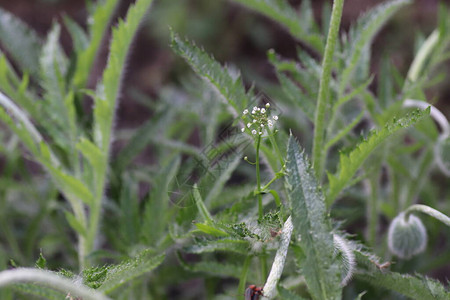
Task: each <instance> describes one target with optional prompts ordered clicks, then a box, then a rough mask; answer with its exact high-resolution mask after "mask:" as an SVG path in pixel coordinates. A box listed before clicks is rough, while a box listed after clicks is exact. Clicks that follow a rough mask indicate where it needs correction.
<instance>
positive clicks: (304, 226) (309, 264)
mask: <svg viewBox="0 0 450 300" xmlns="http://www.w3.org/2000/svg"><path fill="white" fill-rule="evenodd" d="M286 171H287V175H286V189H287V191H288V199H289V204H290V206H291V210H292V221H293V224H294V230H295V231H296V233H297V234H300V235H301V243H300V246H301V247H302V249H303V252H304V253H305V255H306V259H305V260H303V261H302V273H303V274H304V276H305V280H306V284H307V286H308V290H309V292H310V294H311V296H312V297H313V299H321V300H322V299H323V300H326V299H341V293H342V287H341V274H340V271H339V270H340V266H339V263H338V261H337V260H336V259H335V258H334V243H333V236H332V234H331V225H330V221H329V220H328V218H327V216H326V207H325V198H324V197H323V195H322V192H321V190H320V187H319V185H318V183H317V180H316V178H315V177H314V171H313V169H312V168H311V166H310V164H309V162H308V160H307V158H306V155H305V153H304V152H303V151H301V150H300V146H299V145H298V143H297V141H296V140H295V138H294V137H293V136H292V135H291V137H290V138H289V144H288V151H287V159H286Z"/></svg>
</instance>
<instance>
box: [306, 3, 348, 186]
mask: <svg viewBox="0 0 450 300" xmlns="http://www.w3.org/2000/svg"><path fill="white" fill-rule="evenodd" d="M343 7H344V0H334V4H333V10H332V13H331V21H330V29H329V31H328V37H327V44H326V46H325V55H324V58H323V63H322V75H321V77H320V86H319V94H318V98H317V107H316V113H315V116H314V141H313V163H314V170H315V173H316V177H317V179H318V180H319V181H320V178H321V177H322V172H323V166H324V164H325V161H324V160H325V157H324V151H323V142H324V134H325V122H326V120H325V110H326V107H327V102H328V97H329V86H330V79H331V70H332V65H333V56H334V49H335V47H336V41H337V38H338V34H339V27H340V24H341V17H342V9H343Z"/></svg>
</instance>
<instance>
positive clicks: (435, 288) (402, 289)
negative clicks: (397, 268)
mask: <svg viewBox="0 0 450 300" xmlns="http://www.w3.org/2000/svg"><path fill="white" fill-rule="evenodd" d="M356 258H357V261H358V263H360V264H365V265H370V264H372V265H373V261H372V260H371V259H370V258H368V257H367V256H365V255H362V254H361V253H360V252H356ZM355 277H357V278H358V279H361V280H364V281H366V282H368V283H370V284H372V285H374V286H377V287H383V288H385V289H389V290H391V291H395V292H397V293H400V294H403V295H405V296H407V297H410V298H411V299H417V300H421V299H436V300H446V299H450V292H449V291H448V290H447V289H446V288H445V287H444V286H443V285H442V284H441V283H439V282H438V281H436V280H433V279H431V278H427V277H424V276H422V275H419V274H416V275H414V276H413V275H408V274H400V273H396V272H389V271H387V270H380V269H378V268H370V270H361V269H360V270H358V272H357V273H356V274H355Z"/></svg>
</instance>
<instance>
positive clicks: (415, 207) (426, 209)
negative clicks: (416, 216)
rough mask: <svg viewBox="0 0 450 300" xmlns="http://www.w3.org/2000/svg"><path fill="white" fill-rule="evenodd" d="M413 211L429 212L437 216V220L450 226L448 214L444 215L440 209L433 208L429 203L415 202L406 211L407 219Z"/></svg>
mask: <svg viewBox="0 0 450 300" xmlns="http://www.w3.org/2000/svg"><path fill="white" fill-rule="evenodd" d="M413 212H421V213H424V214H427V215H429V216H431V217H433V218H435V219H436V220H439V221H441V222H442V223H444V224H445V225H447V226H450V218H449V217H448V216H446V215H444V214H443V213H441V212H440V211H438V210H436V209H434V208H431V207H429V206H427V205H423V204H415V205H412V206H410V207H409V208H408V209H407V210H406V211H405V219H408V218H409V215H410V214H411V213H413Z"/></svg>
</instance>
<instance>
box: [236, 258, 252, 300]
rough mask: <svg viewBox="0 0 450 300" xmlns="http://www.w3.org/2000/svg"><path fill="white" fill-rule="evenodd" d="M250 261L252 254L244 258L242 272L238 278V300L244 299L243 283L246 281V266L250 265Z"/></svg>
mask: <svg viewBox="0 0 450 300" xmlns="http://www.w3.org/2000/svg"><path fill="white" fill-rule="evenodd" d="M251 261H252V256H251V255H249V256H247V257H246V258H245V261H244V265H243V266H242V273H241V277H240V278H239V286H238V295H239V299H240V300H245V299H244V296H245V295H244V293H245V284H246V282H247V274H248V268H249V267H250V263H251Z"/></svg>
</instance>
